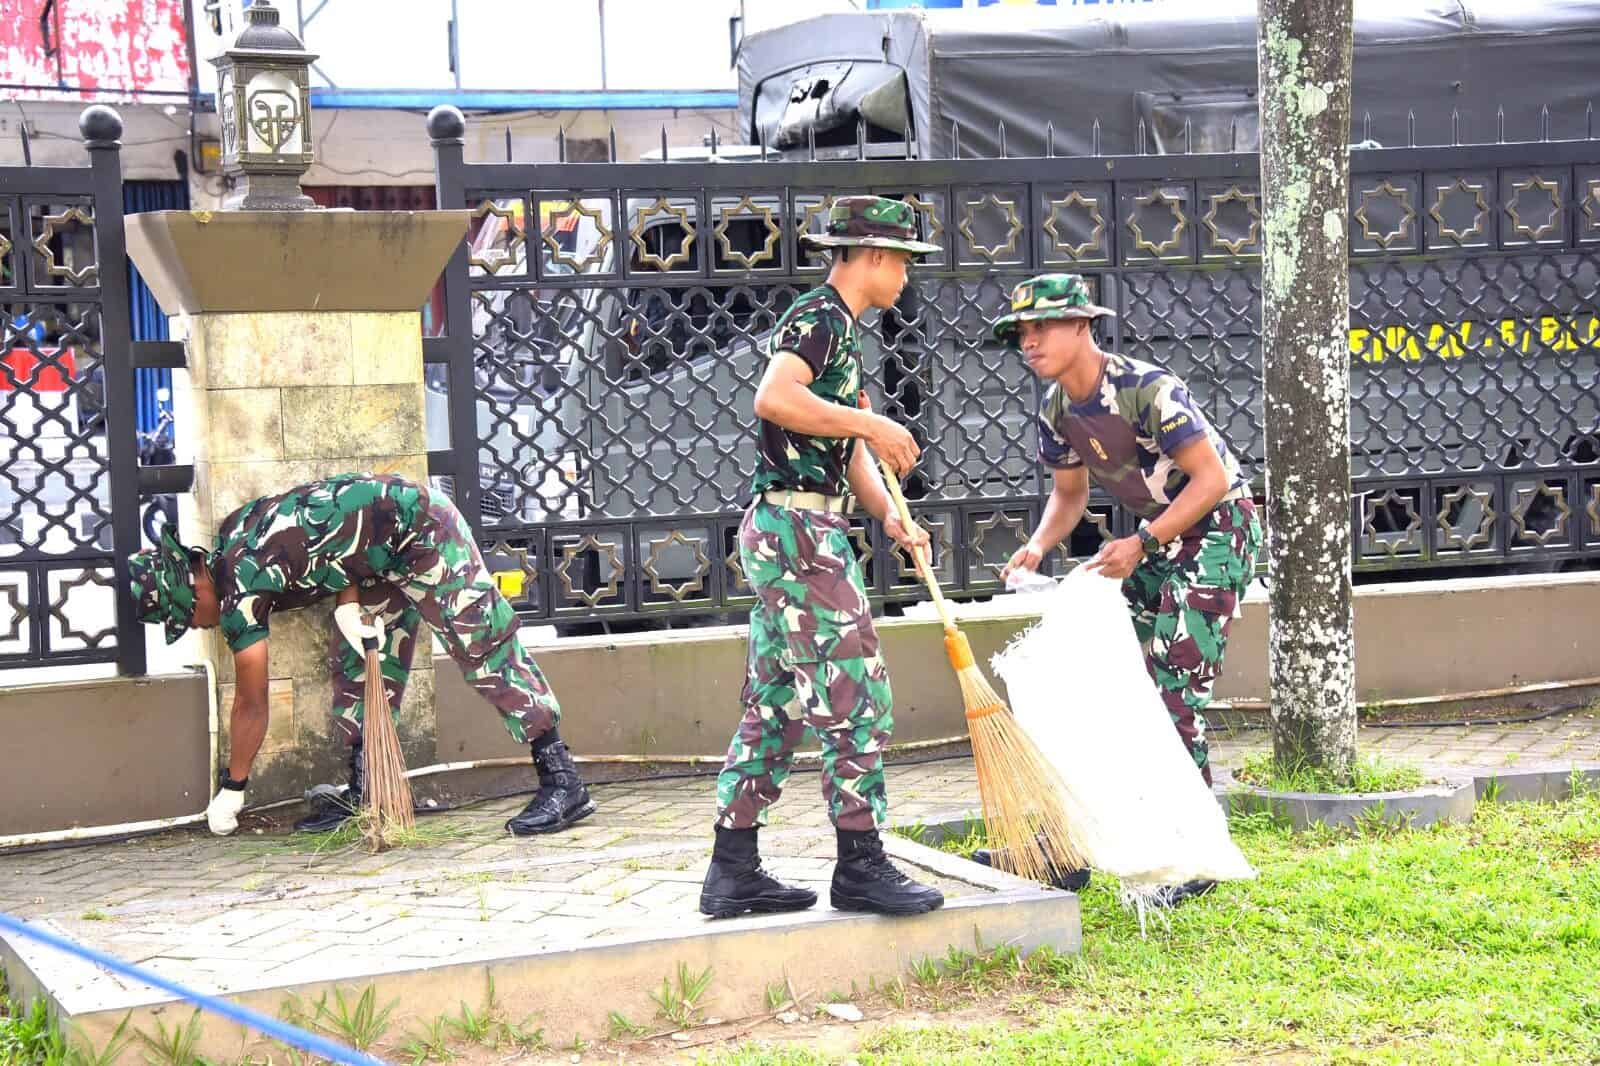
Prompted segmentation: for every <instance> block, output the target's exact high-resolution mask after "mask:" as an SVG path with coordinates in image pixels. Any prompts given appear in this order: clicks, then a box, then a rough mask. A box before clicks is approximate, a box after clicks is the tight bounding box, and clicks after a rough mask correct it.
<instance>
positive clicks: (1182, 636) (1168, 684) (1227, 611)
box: [1122, 499, 1261, 785]
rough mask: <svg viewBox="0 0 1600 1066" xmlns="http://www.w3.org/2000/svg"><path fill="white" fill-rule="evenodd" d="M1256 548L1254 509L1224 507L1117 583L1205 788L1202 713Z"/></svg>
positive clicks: (1236, 504) (1243, 503)
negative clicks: (1120, 585) (1121, 582)
mask: <svg viewBox="0 0 1600 1066" xmlns="http://www.w3.org/2000/svg"><path fill="white" fill-rule="evenodd" d="M1260 549H1261V522H1260V520H1259V519H1258V518H1257V517H1256V509H1255V504H1254V503H1252V502H1251V501H1250V500H1247V499H1246V500H1236V501H1230V502H1228V503H1224V504H1221V505H1220V506H1218V507H1217V509H1216V510H1215V511H1213V512H1212V513H1211V515H1210V516H1209V517H1208V518H1207V519H1205V520H1204V521H1203V522H1202V524H1201V526H1200V527H1199V529H1198V530H1196V531H1194V532H1193V533H1191V534H1186V535H1185V536H1184V537H1183V538H1182V539H1180V540H1179V541H1178V542H1177V543H1176V544H1174V545H1172V546H1171V547H1170V551H1169V552H1167V553H1165V554H1163V555H1160V556H1157V557H1156V558H1153V559H1146V560H1144V561H1143V562H1141V563H1140V564H1139V565H1138V567H1137V568H1136V569H1135V570H1134V571H1133V573H1132V574H1131V575H1129V577H1128V579H1127V580H1126V581H1124V582H1123V584H1122V594H1123V596H1124V597H1126V598H1127V601H1128V606H1129V608H1130V609H1131V610H1132V611H1133V628H1134V632H1135V633H1137V634H1138V636H1139V643H1140V644H1141V645H1143V647H1144V657H1145V666H1146V668H1147V669H1148V670H1149V671H1150V676H1151V678H1153V679H1154V680H1155V683H1156V688H1157V689H1158V690H1159V691H1160V693H1161V700H1162V702H1163V703H1165V704H1166V705H1167V713H1168V714H1170V715H1171V716H1172V724H1173V725H1174V726H1176V727H1177V730H1178V735H1179V736H1180V737H1182V738H1183V742H1184V744H1185V745H1187V746H1188V748H1189V753H1190V754H1191V755H1193V756H1194V762H1195V765H1196V766H1198V767H1199V768H1200V773H1201V775H1202V776H1204V777H1205V779H1206V784H1208V785H1209V784H1210V783H1211V765H1210V760H1209V755H1208V751H1207V746H1206V719H1205V710H1206V707H1208V706H1209V705H1210V703H1211V693H1212V689H1213V688H1214V687H1215V686H1216V682H1217V678H1218V677H1219V676H1221V674H1222V654H1223V651H1224V650H1225V649H1226V648H1227V645H1228V629H1229V627H1230V626H1231V625H1232V623H1233V618H1234V615H1235V613H1236V612H1237V610H1238V606H1239V602H1240V600H1242V599H1243V598H1244V594H1245V590H1246V589H1247V588H1248V587H1249V585H1250V579H1251V578H1252V577H1253V576H1254V574H1255V565H1256V555H1257V553H1258V552H1259V551H1260Z"/></svg>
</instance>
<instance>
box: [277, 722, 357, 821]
mask: <svg viewBox="0 0 1600 1066" xmlns="http://www.w3.org/2000/svg"><path fill="white" fill-rule="evenodd" d="M366 793H367V760H366V759H365V758H363V757H362V753H361V742H360V741H356V743H354V744H352V745H351V746H350V788H349V790H348V791H347V792H345V794H344V795H343V796H322V797H319V799H318V800H317V802H315V803H313V804H312V811H311V813H310V814H308V815H306V817H304V818H302V819H300V820H299V821H298V822H296V823H294V828H295V831H296V832H298V833H331V832H332V831H333V830H335V829H337V828H339V827H340V826H341V825H343V824H344V823H346V822H348V821H349V820H350V819H351V818H353V817H355V813H356V811H358V810H360V809H361V798H362V797H363V796H365V795H366Z"/></svg>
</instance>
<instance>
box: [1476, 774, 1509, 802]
mask: <svg viewBox="0 0 1600 1066" xmlns="http://www.w3.org/2000/svg"><path fill="white" fill-rule="evenodd" d="M1505 791H1506V785H1505V782H1504V781H1501V780H1500V779H1499V778H1498V777H1491V778H1489V780H1488V781H1485V782H1484V785H1483V795H1481V796H1479V797H1478V802H1479V803H1499V802H1500V797H1501V796H1503V795H1505Z"/></svg>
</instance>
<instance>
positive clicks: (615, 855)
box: [0, 713, 1600, 990]
mask: <svg viewBox="0 0 1600 1066" xmlns="http://www.w3.org/2000/svg"><path fill="white" fill-rule="evenodd" d="M1360 743H1361V745H1362V747H1363V749H1364V750H1366V751H1374V752H1378V753H1381V754H1384V755H1386V756H1388V757H1391V758H1394V759H1405V760H1413V761H1422V760H1425V761H1434V762H1452V763H1460V764H1472V765H1479V766H1501V765H1517V766H1519V767H1528V766H1535V765H1546V764H1559V763H1563V762H1564V763H1568V764H1570V763H1572V762H1575V761H1589V762H1594V761H1600V718H1597V717H1596V716H1595V715H1591V714H1587V713H1577V714H1563V715H1558V716H1555V717H1551V718H1547V719H1543V720H1541V721H1538V722H1531V723H1526V724H1521V725H1513V726H1481V727H1473V728H1464V729H1441V728H1417V727H1406V728H1396V729H1384V728H1364V729H1362V731H1361V735H1360ZM1212 745H1213V752H1214V757H1215V759H1216V760H1217V762H1218V763H1219V764H1221V765H1224V766H1228V765H1237V763H1238V761H1239V760H1240V759H1241V758H1243V756H1244V755H1245V754H1246V753H1248V752H1251V751H1256V750H1263V749H1265V748H1267V747H1269V746H1270V737H1269V734H1268V733H1267V731H1266V730H1265V729H1261V728H1250V729H1234V730H1229V731H1222V730H1219V731H1217V732H1216V733H1214V734H1213V739H1212ZM712 788H713V786H712V782H711V779H710V778H709V777H705V778H697V779H679V780H663V781H654V782H648V783H632V784H624V783H617V784H605V785H600V786H598V787H597V788H596V789H595V793H596V798H597V800H598V801H599V806H600V811H599V813H598V814H597V815H596V816H595V817H593V818H591V819H589V820H588V821H586V822H584V823H582V824H581V825H580V826H578V827H576V828H575V829H574V830H573V831H570V832H567V833H563V834H558V835H556V836H552V837H540V838H536V839H534V840H515V839H512V838H510V837H508V836H507V835H506V834H505V831H504V829H503V823H504V821H505V819H506V818H507V817H508V816H509V815H510V814H512V813H514V812H515V811H516V810H518V809H519V807H520V806H521V804H522V803H523V802H524V801H523V800H522V799H520V798H511V799H506V800H499V801H494V802H488V803H484V804H482V805H480V806H477V807H473V808H470V809H467V810H463V811H458V812H452V813H447V814H440V815H434V816H430V817H428V818H425V819H423V820H422V824H423V825H424V826H425V827H427V828H428V829H430V830H431V831H433V834H434V835H435V836H436V837H438V841H437V843H433V844H431V845H429V846H426V847H417V848H409V849H405V850H402V851H393V852H389V853H386V854H383V855H369V854H367V853H365V852H364V851H361V850H359V849H347V850H343V851H331V850H317V848H316V846H315V842H314V840H312V839H308V838H296V837H272V836H258V835H245V836H243V837H238V838H231V839H222V838H215V837H211V836H210V835H208V834H206V833H205V832H204V831H202V830H188V831H182V832H173V833H167V834H163V835H161V836H157V837H149V838H144V839H140V840H135V841H129V842H123V843H114V844H101V845H95V846H90V847H81V848H74V849H68V850H59V851H48V852H36V853H32V854H22V855H11V856H5V857H0V910H5V911H8V912H11V913H15V914H20V915H22V916H25V917H27V918H30V919H48V920H50V921H51V922H53V923H54V924H55V925H56V926H57V927H58V928H59V929H61V930H63V931H65V932H66V933H67V934H68V935H70V936H72V937H75V938H79V939H81V940H83V941H85V942H87V943H90V944H94V945H96V946H98V947H101V948H104V949H106V950H109V951H111V952H113V953H114V954H117V955H120V956H123V957H126V958H129V959H131V960H135V961H138V962H140V963H143V964H144V965H147V966H149V967H151V968H152V969H154V970H157V971H159V972H161V973H163V974H166V975H169V976H171V977H174V978H177V979H179V980H184V981H192V982H196V983H199V984H201V985H203V986H208V987H213V988H216V989H220V990H227V989H233V988H240V987H260V986H262V985H290V984H294V983H296V982H303V981H313V980H320V979H327V978H328V977H330V976H335V972H334V971H336V970H337V971H339V975H342V974H343V973H344V972H346V971H349V970H350V969H351V968H352V967H356V968H358V969H359V968H362V967H366V968H367V969H365V970H364V971H362V972H378V971H382V970H386V969H392V968H398V967H413V966H427V965H438V964H443V963H447V962H451V961H466V960H470V959H474V958H485V957H489V956H491V955H493V954H496V953H499V952H503V951H504V950H505V948H506V946H507V945H508V944H510V945H516V946H517V947H518V948H520V949H523V950H526V951H530V952H531V951H536V950H540V949H541V948H553V947H557V946H560V945H572V944H578V943H581V942H583V941H587V940H592V939H594V938H598V937H607V938H609V937H626V936H632V935H659V934H660V933H661V932H663V931H664V930H679V929H688V928H692V927H695V926H697V925H703V924H704V919H702V918H701V917H700V915H699V914H698V913H697V912H696V899H697V896H698V892H699V886H700V879H701V876H702V875H703V872H704V870H705V864H706V861H707V859H708V856H709V851H710V842H711V828H710V822H711V818H712V815H713V813H714V799H713V792H712ZM889 790H890V797H891V804H892V810H893V813H894V816H895V818H896V820H897V821H899V822H901V823H916V822H929V823H931V822H936V821H943V820H945V819H947V818H949V817H951V816H952V815H955V814H957V813H959V812H962V811H966V810H972V809H974V808H975V807H976V806H977V793H976V788H975V785H974V782H973V777H972V766H971V762H970V761H969V760H967V759H965V758H955V759H945V760H941V761H934V762H925V763H921V764H916V765H896V766H892V767H891V768H890V772H889ZM776 813H777V814H778V816H779V817H778V819H777V824H776V825H775V826H774V827H773V828H771V829H769V830H768V831H767V832H766V833H765V834H764V835H763V840H762V844H763V855H764V857H765V858H767V859H768V866H769V868H770V869H771V870H772V871H773V872H774V873H775V874H777V875H778V876H779V877H782V878H785V879H787V880H791V881H794V882H798V883H802V884H807V885H811V886H813V887H816V888H817V889H819V890H821V891H822V892H823V895H824V899H825V898H826V892H825V890H826V887H827V883H828V879H829V877H830V874H831V870H832V861H831V860H832V852H833V841H832V834H831V832H829V830H828V828H827V823H826V818H825V814H824V811H823V807H822V803H821V801H820V797H819V795H818V792H817V778H816V775H815V772H814V771H813V772H800V773H796V775H795V776H794V777H793V778H792V779H791V782H790V785H789V790H788V794H787V795H786V796H785V798H784V800H783V801H782V802H781V803H780V804H779V805H778V807H777V808H776ZM939 884H940V887H941V888H942V889H944V891H945V892H946V893H947V894H949V895H951V896H952V897H954V896H959V895H962V894H964V893H971V892H973V891H977V889H974V888H973V886H971V885H967V884H963V883H962V882H959V881H954V880H949V879H946V880H942V881H940V882H939Z"/></svg>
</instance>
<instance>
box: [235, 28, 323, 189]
mask: <svg viewBox="0 0 1600 1066" xmlns="http://www.w3.org/2000/svg"><path fill="white" fill-rule="evenodd" d="M244 15H245V18H246V19H247V20H248V21H249V25H248V26H246V27H245V28H244V32H242V33H240V34H239V36H238V38H237V39H235V41H234V42H233V47H232V48H229V49H228V50H227V51H225V52H223V53H222V54H221V55H220V56H218V57H217V58H215V59H213V60H212V63H214V64H216V68H217V113H218V115H219V117H220V118H221V120H222V172H223V173H224V174H226V175H227V176H228V177H229V178H230V179H232V181H233V183H234V185H233V192H232V193H231V194H229V196H228V197H227V198H226V199H225V200H224V201H223V206H224V207H227V208H238V209H240V210H245V211H255V210H279V211H282V210H306V209H309V208H312V207H315V206H316V205H315V204H314V203H313V202H312V200H311V198H310V197H309V196H306V195H305V194H304V193H302V192H301V191H300V177H301V175H303V174H304V173H305V172H306V170H307V169H308V168H309V167H310V166H311V163H312V159H313V155H312V151H311V87H310V71H311V64H312V63H314V62H315V61H316V60H317V56H315V55H313V54H311V53H310V52H307V51H306V50H305V48H304V46H302V45H301V43H300V39H299V38H298V37H296V36H295V35H294V34H293V33H290V32H289V31H288V30H287V29H285V28H284V27H282V26H280V25H278V12H277V10H276V9H275V8H274V7H273V6H272V5H271V4H269V3H266V2H265V0H256V3H254V4H252V5H251V6H250V7H248V8H246V9H245V13H244Z"/></svg>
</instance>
